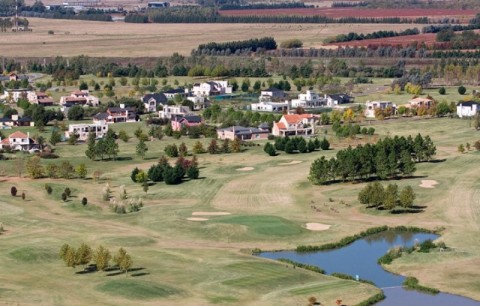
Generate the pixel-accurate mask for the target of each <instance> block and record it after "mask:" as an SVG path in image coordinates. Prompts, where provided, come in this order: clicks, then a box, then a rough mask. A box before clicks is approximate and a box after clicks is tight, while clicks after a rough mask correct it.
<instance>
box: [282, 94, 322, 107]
mask: <svg viewBox="0 0 480 306" xmlns="http://www.w3.org/2000/svg"><path fill="white" fill-rule="evenodd" d="M325 104H326V101H325V98H323V97H320V95H319V94H317V93H315V92H313V91H311V90H307V93H304V94H299V95H298V99H293V100H292V103H291V106H292V108H297V107H303V108H316V107H321V106H324V105H325Z"/></svg>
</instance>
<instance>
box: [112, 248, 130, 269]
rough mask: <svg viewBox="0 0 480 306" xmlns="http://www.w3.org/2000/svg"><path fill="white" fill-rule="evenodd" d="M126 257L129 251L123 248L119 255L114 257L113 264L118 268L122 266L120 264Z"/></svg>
mask: <svg viewBox="0 0 480 306" xmlns="http://www.w3.org/2000/svg"><path fill="white" fill-rule="evenodd" d="M125 255H127V251H125V250H124V249H123V248H120V249H118V251H117V254H115V255H114V256H113V262H114V263H115V264H116V265H117V266H120V262H121V261H122V260H123V258H124V257H125Z"/></svg>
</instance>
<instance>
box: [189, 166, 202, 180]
mask: <svg viewBox="0 0 480 306" xmlns="http://www.w3.org/2000/svg"><path fill="white" fill-rule="evenodd" d="M199 175H200V170H198V168H197V167H195V166H191V167H189V168H188V169H187V176H188V178H189V179H192V180H196V179H198V177H199Z"/></svg>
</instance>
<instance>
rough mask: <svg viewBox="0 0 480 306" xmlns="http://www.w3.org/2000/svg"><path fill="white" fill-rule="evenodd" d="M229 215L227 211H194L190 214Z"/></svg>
mask: <svg viewBox="0 0 480 306" xmlns="http://www.w3.org/2000/svg"><path fill="white" fill-rule="evenodd" d="M226 215H230V213H229V212H225V211H194V212H193V213H192V216H226Z"/></svg>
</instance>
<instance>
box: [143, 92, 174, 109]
mask: <svg viewBox="0 0 480 306" xmlns="http://www.w3.org/2000/svg"><path fill="white" fill-rule="evenodd" d="M142 102H143V105H144V107H145V111H146V112H156V111H157V106H159V105H164V106H165V105H167V104H168V99H167V97H166V96H165V94H163V93H153V94H146V95H144V96H143V97H142Z"/></svg>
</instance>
